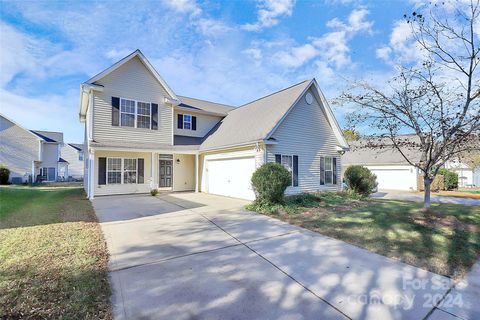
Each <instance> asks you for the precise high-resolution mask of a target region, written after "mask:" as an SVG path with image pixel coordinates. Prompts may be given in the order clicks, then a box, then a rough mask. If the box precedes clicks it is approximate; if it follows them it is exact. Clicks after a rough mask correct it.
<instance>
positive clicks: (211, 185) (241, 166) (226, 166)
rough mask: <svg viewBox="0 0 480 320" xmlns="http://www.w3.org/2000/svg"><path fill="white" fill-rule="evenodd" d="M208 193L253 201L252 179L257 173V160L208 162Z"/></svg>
mask: <svg viewBox="0 0 480 320" xmlns="http://www.w3.org/2000/svg"><path fill="white" fill-rule="evenodd" d="M207 165H208V192H209V193H212V194H218V195H222V196H227V197H234V198H241V199H248V200H253V199H255V194H254V193H253V190H252V187H251V183H250V179H251V178H252V174H253V172H254V171H255V158H253V157H245V158H229V159H218V160H208V162H207Z"/></svg>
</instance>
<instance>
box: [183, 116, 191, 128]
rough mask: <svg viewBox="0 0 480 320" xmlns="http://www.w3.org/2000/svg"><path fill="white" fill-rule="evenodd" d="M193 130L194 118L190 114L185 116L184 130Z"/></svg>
mask: <svg viewBox="0 0 480 320" xmlns="http://www.w3.org/2000/svg"><path fill="white" fill-rule="evenodd" d="M191 128H192V116H191V115H189V114H184V115H183V129H191Z"/></svg>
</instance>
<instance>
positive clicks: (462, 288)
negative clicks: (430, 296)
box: [428, 260, 480, 320]
mask: <svg viewBox="0 0 480 320" xmlns="http://www.w3.org/2000/svg"><path fill="white" fill-rule="evenodd" d="M479 301H480V260H479V261H477V263H476V264H475V265H474V266H473V268H472V270H470V272H469V274H468V275H467V276H466V277H465V279H464V280H463V281H461V282H460V283H458V284H456V285H455V287H454V288H453V289H452V290H451V291H450V292H449V293H448V295H447V296H446V297H445V299H444V300H443V301H442V303H441V304H440V305H439V306H438V307H437V308H436V309H435V311H434V312H433V313H432V315H431V316H430V317H429V318H428V319H429V320H442V319H451V320H460V319H464V320H475V319H478V318H479V317H480V303H479Z"/></svg>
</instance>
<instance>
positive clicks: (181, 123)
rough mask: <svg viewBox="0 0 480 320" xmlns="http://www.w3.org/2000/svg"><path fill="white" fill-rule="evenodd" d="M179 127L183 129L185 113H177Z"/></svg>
mask: <svg viewBox="0 0 480 320" xmlns="http://www.w3.org/2000/svg"><path fill="white" fill-rule="evenodd" d="M177 128H178V129H183V114H178V115H177Z"/></svg>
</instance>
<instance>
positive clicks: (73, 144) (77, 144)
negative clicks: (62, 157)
mask: <svg viewBox="0 0 480 320" xmlns="http://www.w3.org/2000/svg"><path fill="white" fill-rule="evenodd" d="M69 145H70V146H71V147H72V148H75V149H77V150H78V151H82V150H83V143H82V144H80V143H69Z"/></svg>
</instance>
